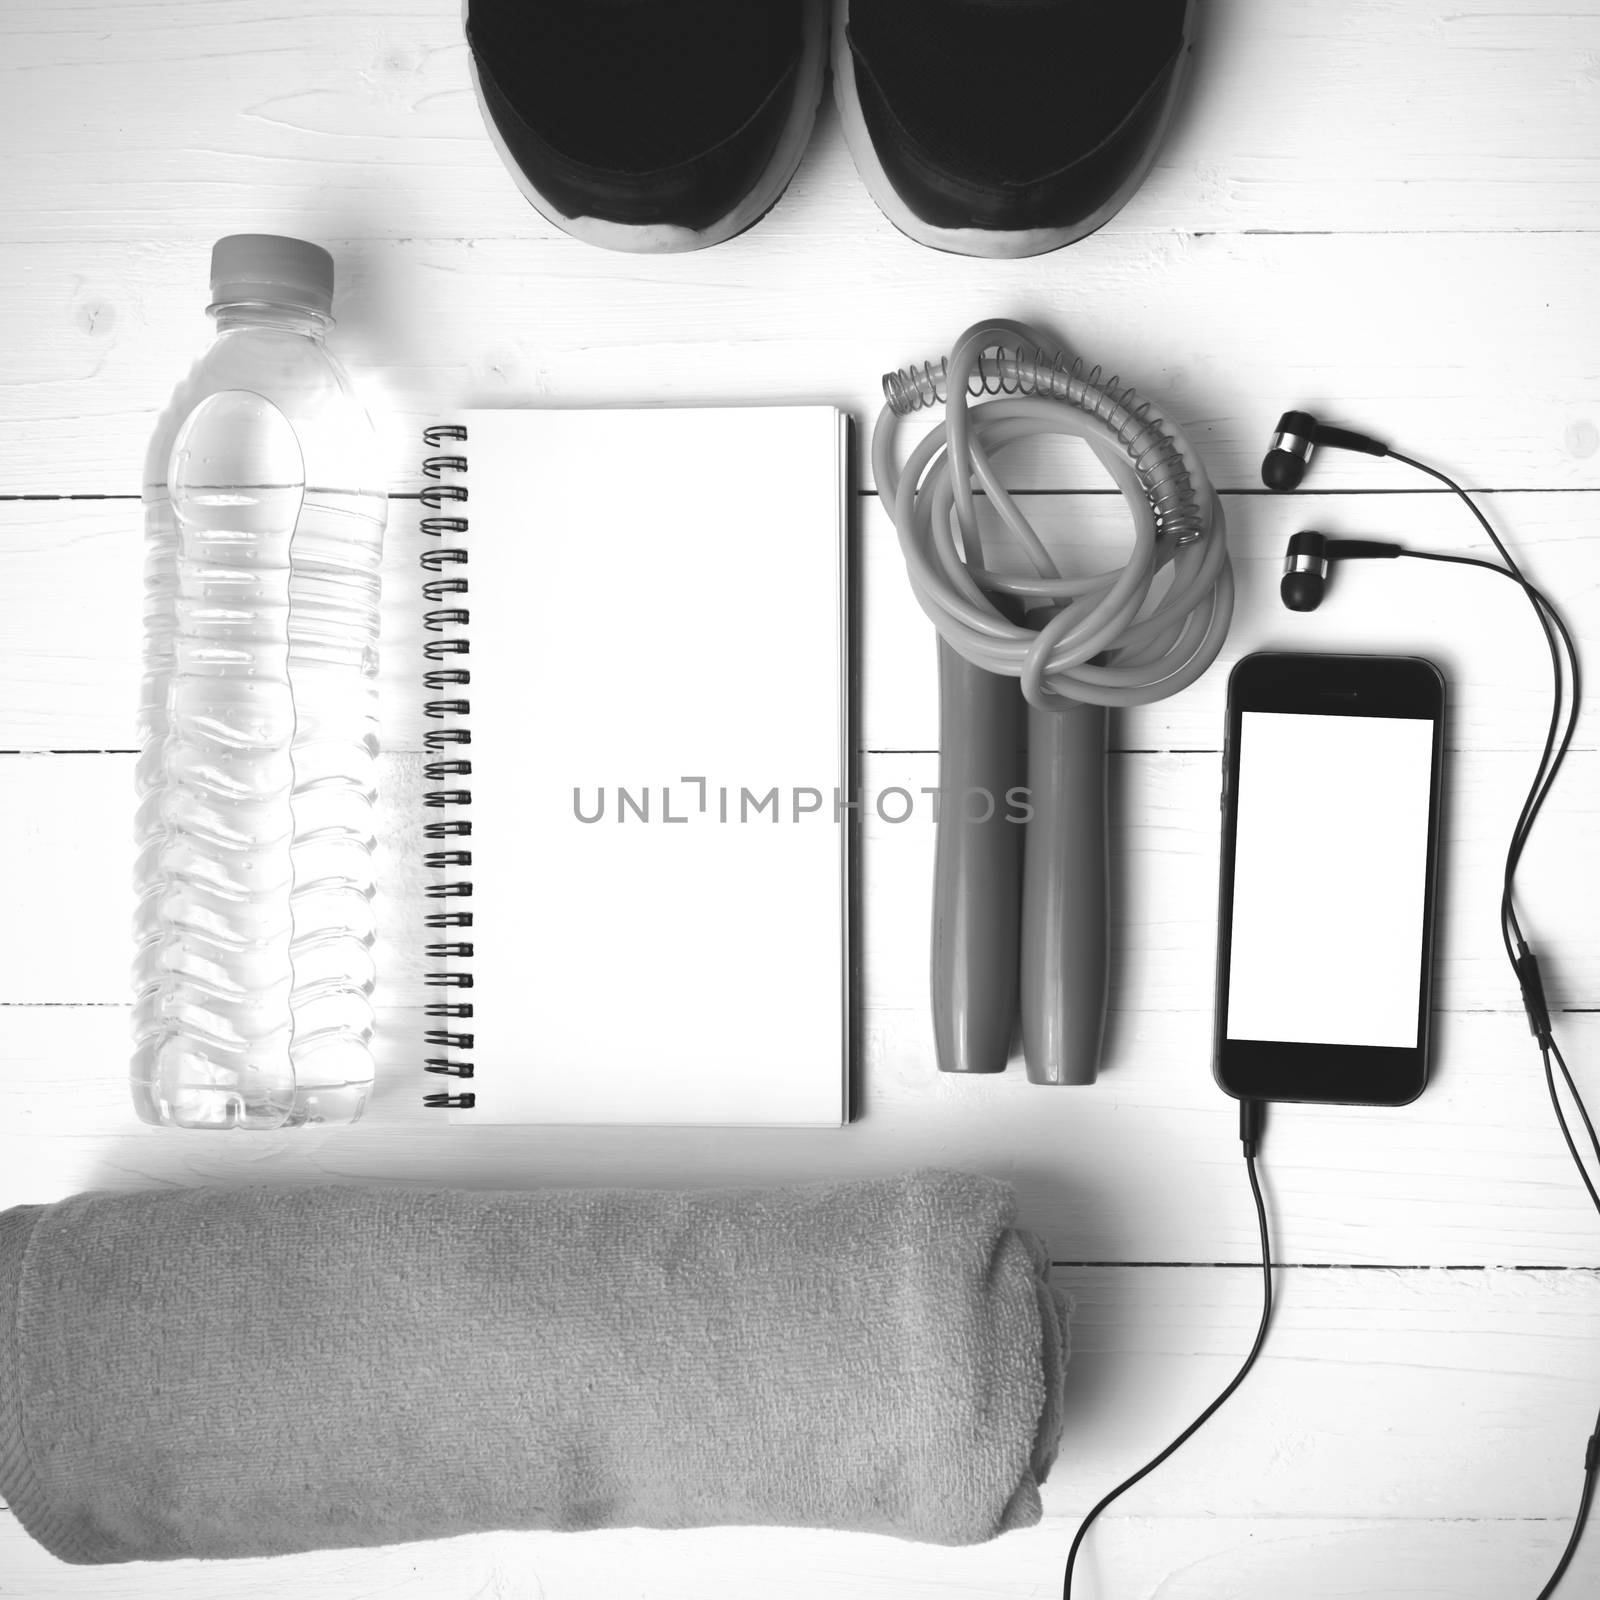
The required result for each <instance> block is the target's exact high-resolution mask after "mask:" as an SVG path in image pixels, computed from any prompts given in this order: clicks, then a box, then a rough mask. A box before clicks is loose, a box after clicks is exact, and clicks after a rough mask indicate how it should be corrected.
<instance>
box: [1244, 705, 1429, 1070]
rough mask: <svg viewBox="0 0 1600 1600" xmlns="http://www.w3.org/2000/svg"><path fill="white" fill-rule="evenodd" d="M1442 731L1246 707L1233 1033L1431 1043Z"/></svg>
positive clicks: (1415, 721)
mask: <svg viewBox="0 0 1600 1600" xmlns="http://www.w3.org/2000/svg"><path fill="white" fill-rule="evenodd" d="M1433 729H1434V725H1433V723H1432V722H1431V721H1429V720H1428V719H1426V718H1417V717H1340V716H1319V715H1307V714H1304V713H1299V712H1277V711H1246V712H1244V713H1243V714H1242V716H1241V719H1240V729H1239V735H1238V737H1239V771H1238V779H1237V784H1238V789H1237V805H1236V813H1237V819H1238V820H1237V828H1236V835H1235V848H1234V869H1233V927H1232V941H1231V954H1230V959H1229V964H1228V1016H1227V1027H1226V1032H1227V1037H1228V1038H1230V1039H1259V1040H1283V1041H1286V1042H1293V1043H1300V1044H1345V1045H1378V1046H1387V1047H1392V1048H1402V1049H1413V1048H1415V1047H1416V1046H1417V1044H1418V1042H1419V1028H1420V1022H1421V1004H1420V998H1421V985H1422V950H1423V932H1424V927H1423V921H1424V916H1425V912H1426V905H1427V887H1428V884H1427V879H1428V868H1427V857H1428V814H1429V807H1430V800H1431V797H1432V792H1433Z"/></svg>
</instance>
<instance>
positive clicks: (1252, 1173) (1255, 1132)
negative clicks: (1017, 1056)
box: [1061, 1100, 1543, 1600]
mask: <svg viewBox="0 0 1600 1600" xmlns="http://www.w3.org/2000/svg"><path fill="white" fill-rule="evenodd" d="M1265 1116H1266V1102H1265V1101H1262V1100H1241V1101H1240V1102H1239V1141H1240V1144H1241V1145H1242V1147H1243V1149H1244V1165H1245V1174H1246V1176H1247V1177H1248V1178H1249V1180H1250V1197H1251V1199H1252V1200H1254V1201H1255V1206H1256V1225H1257V1228H1258V1229H1259V1231H1260V1234H1261V1320H1260V1322H1259V1323H1258V1324H1257V1325H1256V1336H1255V1341H1254V1342H1253V1343H1252V1344H1251V1346H1250V1353H1249V1354H1248V1355H1247V1356H1246V1357H1245V1358H1244V1362H1243V1364H1242V1365H1241V1366H1240V1368H1239V1370H1238V1371H1237V1372H1236V1373H1234V1375H1233V1378H1232V1379H1231V1381H1230V1382H1229V1383H1228V1386H1227V1387H1226V1388H1225V1389H1224V1390H1223V1391H1222V1392H1221V1393H1220V1394H1219V1395H1218V1396H1217V1397H1216V1399H1215V1400H1213V1401H1212V1402H1211V1404H1210V1405H1208V1406H1207V1407H1206V1408H1205V1410H1204V1411H1202V1412H1201V1413H1200V1415H1199V1416H1198V1417H1196V1418H1195V1419H1194V1421H1193V1422H1191V1423H1190V1424H1189V1426H1188V1427H1187V1428H1185V1429H1184V1430H1183V1432H1182V1433H1180V1434H1179V1435H1178V1436H1177V1438H1176V1439H1174V1440H1173V1441H1172V1442H1171V1443H1170V1444H1169V1445H1167V1446H1166V1448H1165V1449H1163V1450H1162V1451H1161V1452H1160V1453H1159V1454H1157V1455H1154V1456H1152V1457H1151V1458H1150V1460H1148V1461H1147V1462H1145V1464H1144V1465H1143V1466H1142V1467H1140V1468H1139V1470H1138V1471H1137V1472H1135V1473H1133V1474H1131V1475H1130V1476H1129V1477H1126V1478H1124V1479H1123V1480H1122V1482H1121V1483H1119V1484H1118V1485H1117V1486H1116V1488H1115V1489H1112V1490H1111V1491H1109V1493H1107V1494H1105V1495H1103V1496H1102V1497H1101V1498H1100V1500H1099V1501H1098V1502H1096V1504H1095V1505H1094V1506H1093V1507H1091V1509H1090V1510H1089V1511H1088V1513H1087V1514H1086V1515H1085V1516H1084V1519H1083V1521H1082V1522H1080V1523H1079V1524H1078V1531H1077V1533H1076V1534H1075V1535H1074V1536H1073V1540H1072V1547H1071V1549H1069V1550H1068V1551H1067V1567H1066V1572H1065V1573H1064V1574H1063V1576H1062V1579H1061V1600H1072V1573H1073V1569H1074V1567H1076V1565H1077V1562H1078V1551H1079V1550H1080V1549H1081V1548H1082V1546H1083V1541H1084V1539H1085V1538H1086V1537H1087V1536H1088V1533H1089V1529H1090V1528H1091V1527H1093V1525H1094V1523H1095V1521H1096V1519H1097V1518H1098V1517H1099V1515H1100V1513H1101V1512H1102V1511H1104V1510H1105V1509H1106V1507H1107V1506H1109V1505H1110V1504H1111V1503H1112V1502H1113V1501H1115V1500H1117V1499H1119V1498H1120V1497H1121V1496H1122V1495H1124V1494H1126V1493H1127V1491H1128V1490H1129V1489H1131V1488H1133V1486H1134V1485H1135V1484H1136V1483H1138V1482H1140V1481H1141V1480H1142V1479H1144V1478H1147V1477H1149V1475H1150V1474H1151V1473H1152V1472H1154V1471H1155V1470H1156V1468H1157V1467H1159V1466H1160V1465H1161V1463H1162V1462H1163V1461H1165V1460H1167V1458H1168V1457H1169V1456H1172V1455H1173V1454H1175V1453H1176V1452H1177V1451H1178V1450H1179V1449H1181V1448H1182V1447H1183V1446H1184V1445H1185V1444H1187V1443H1188V1442H1189V1440H1190V1439H1192V1438H1193V1437H1194V1436H1195V1434H1197V1433H1198V1432H1199V1431H1200V1430H1201V1428H1203V1427H1204V1426H1205V1425H1206V1423H1208V1422H1209V1421H1210V1420H1211V1419H1212V1417H1214V1416H1215V1415H1216V1414H1217V1412H1218V1411H1220V1410H1221V1409H1222V1407H1223V1405H1224V1404H1225V1403H1226V1402H1227V1401H1228V1400H1229V1398H1231V1396H1232V1395H1233V1392H1234V1390H1235V1389H1237V1388H1238V1387H1239V1385H1240V1384H1241V1383H1243V1382H1244V1380H1245V1379H1246V1378H1247V1377H1248V1376H1249V1375H1250V1369H1251V1368H1252V1367H1254V1366H1255V1364H1256V1357H1257V1356H1259V1355H1260V1354H1261V1347H1262V1346H1263V1345H1264V1344H1265V1343H1266V1342H1267V1329H1268V1327H1269V1326H1270V1324H1271V1322H1272V1241H1271V1238H1270V1236H1269V1234H1268V1231H1267V1205H1266V1201H1265V1200H1263V1199H1262V1197H1261V1181H1260V1179H1259V1178H1258V1176H1257V1175H1256V1152H1257V1150H1258V1149H1259V1148H1260V1144H1261V1133H1262V1127H1263V1124H1264V1121H1265ZM1540 1600H1543V1597H1542V1596H1541V1597H1540Z"/></svg>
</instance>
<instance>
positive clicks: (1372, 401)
mask: <svg viewBox="0 0 1600 1600" xmlns="http://www.w3.org/2000/svg"><path fill="white" fill-rule="evenodd" d="M224 219H225V220H224ZM264 225H265V220H264V219H263V218H261V217H258V216H255V215H252V214H250V213H249V212H247V211H241V210H237V209H235V210H231V211H226V212H219V213H207V214H206V215H205V217H204V218H203V219H197V221H196V223H195V224H194V226H193V227H192V229H191V230H190V231H189V232H188V233H187V235H186V236H185V237H183V238H179V239H175V238H154V239H147V238H136V239H133V240H130V241H129V242H127V243H124V244H112V243H103V242H89V243H74V242H59V243H58V242H37V243H34V242H27V243H19V244H14V245H11V246H9V247H8V248H7V251H6V256H7V260H8V263H9V269H8V270H9V279H10V281H9V282H8V284H7V293H6V294H5V295H4V296H3V297H0V348H4V349H5V350H6V351H7V352H8V357H9V359H8V362H7V365H6V370H5V371H4V372H3V373H0V428H4V429H5V431H6V435H7V437H8V440H9V441H10V444H11V451H10V453H9V454H8V456H7V458H6V460H5V461H4V463H3V464H0V493H21V492H31V491H45V492H51V493H65V492H70V491H78V492H90V491H99V492H105V493H128V492H132V491H134V490H136V488H137V481H138V477H139V472H140V466H139V463H140V461H141V459H142V455H143V450H144V446H145V442H146V439H147V437H148V435H149V433H150V430H151V428H152V426H153V424H154V421H155V417H156V414H157V412H158V411H159V409H160V407H161V406H162V405H164V404H165V403H166V399H167V396H168V395H169V394H170V393H171V391H172V389H173V387H174V385H175V384H176V383H177V381H178V380H179V378H180V377H181V376H182V375H183V371H184V369H185V367H186V366H187V364H188V362H189V361H190V360H192V359H193V358H194V357H196V356H198V355H199V354H200V352H201V350H202V349H203V348H204V345H205V343H206V336H207V331H208V325H207V323H206V321H205V319H204V317H203V316H202V314H201V313H202V308H203V306H204V305H205V303H206V298H207V278H206V274H207V261H208V257H209V250H210V245H211V241H212V239H213V238H214V237H215V236H216V234H217V233H218V232H220V231H222V230H223V229H224V228H246V227H256V226H264ZM301 231H304V232H308V233H315V232H316V230H314V229H310V228H303V229H302V230H301ZM320 238H321V242H323V243H325V244H326V245H327V246H328V247H329V248H330V249H331V250H332V251H333V253H334V256H335V259H336V261H337V266H338V274H339V282H340V285H341V287H340V289H339V292H338V294H337V296H336V299H335V310H336V312H337V313H338V316H339V319H340V326H339V328H338V330H337V332H336V334H335V335H334V338H335V340H336V341H337V346H336V347H337V349H338V351H339V352H340V354H341V356H342V357H343V359H344V360H346V361H347V363H348V364H349V365H350V366H351V368H352V371H353V372H354V373H355V375H356V377H357V379H358V380H359V382H360V384H361V387H362V389H363V392H364V393H365V395H366V396H367V399H368V403H369V405H370V406H371V407H372V408H373V410H374V412H375V414H376V415H378V416H379V417H380V418H381V419H383V421H384V428H385V437H386V440H387V442H388V446H389V454H390V464H391V465H390V481H391V483H394V484H397V485H398V484H400V483H402V482H404V481H406V480H408V479H411V478H413V477H414V476H415V473H416V470H417V452H416V440H417V437H418V431H419V429H420V428H421V427H422V426H423V424H424V422H425V421H431V420H435V419H436V418H437V417H438V416H439V415H440V414H441V413H443V414H445V415H448V414H449V413H450V412H451V411H453V410H455V409H456V408H458V407H461V406H463V405H519V404H524V405H525V404H539V403H543V404H558V403H559V404H567V405H589V404H607V403H609V404H613V405H616V404H627V403H638V402H639V401H640V400H641V399H648V400H650V401H652V402H656V401H659V402H663V403H677V404H694V403H711V402H722V403H727V404H740V403H749V402H753V401H755V402H758V401H763V400H765V401H775V400H790V401H808V400H809V401H831V402H834V403H837V404H840V405H844V406H848V407H849V408H850V409H851V410H852V411H853V412H854V414H855V415H856V417H857V419H858V421H859V422H861V423H862V425H863V427H862V430H861V433H860V435H859V438H860V440H861V441H862V443H861V454H862V459H863V461H864V460H865V440H866V430H867V429H868V428H870V425H871V422H872V419H873V418H874V416H875V415H876V413H877V411H878V408H879V407H880V405H881V403H882V394H881V390H880V387H879V385H880V380H881V377H882V374H883V373H884V372H885V371H886V370H887V369H889V368H891V367H900V366H903V365H905V364H907V363H909V362H911V361H921V360H927V359H936V358H937V357H938V356H939V355H940V354H941V353H942V352H944V351H946V350H948V349H949V348H950V346H951V344H952V343H953V342H954V341H955V339H956V338H957V337H958V336H959V334H960V333H961V332H962V331H963V330H964V329H965V328H966V327H968V326H969V325H970V324H971V323H973V322H975V321H977V320H978V319H980V318H983V317H991V316H1009V317H1018V316H1020V317H1022V318H1024V319H1028V320H1032V321H1035V322H1038V323H1040V324H1042V325H1044V326H1045V327H1046V328H1053V329H1055V330H1056V335H1057V336H1058V337H1061V338H1064V339H1065V340H1067V341H1068V342H1069V344H1070V346H1071V348H1072V349H1074V350H1075V351H1077V352H1079V353H1081V354H1082V355H1083V356H1084V357H1085V358H1086V359H1087V360H1088V361H1089V362H1090V363H1091V364H1101V365H1103V366H1104V368H1105V370H1106V372H1107V373H1108V374H1111V373H1117V374H1120V375H1121V376H1122V377H1123V378H1124V379H1125V380H1126V381H1129V382H1132V383H1135V384H1137V385H1138V386H1139V387H1140V388H1141V389H1143V390H1144V391H1145V392H1146V393H1148V394H1150V395H1152V396H1154V397H1155V398H1156V399H1157V400H1158V401H1160V403H1161V404H1162V405H1163V406H1164V407H1165V408H1166V409H1167V410H1168V411H1170V412H1171V413H1172V415H1173V416H1174V417H1176V418H1177V419H1178V420H1179V421H1180V422H1182V423H1183V424H1184V426H1185V427H1186V429H1187V430H1188V431H1189V432H1190V434H1191V437H1192V438H1193V440H1194V443H1195V446H1196V448H1197V449H1198V450H1199V451H1200V453H1201V455H1202V457H1203V458H1204V460H1205V462H1206V464H1207V467H1208V470H1209V471H1210V473H1211V476H1212V478H1213V479H1214V480H1215V482H1216V483H1217V484H1218V485H1219V486H1220V487H1223V488H1243V487H1251V486H1255V485H1258V484H1259V482H1260V479H1259V472H1260V465H1261V456H1262V453H1263V451H1264V450H1265V449H1266V446H1267V442H1268V440H1269V437H1270V435H1271V431H1272V426H1273V424H1274V423H1275V422H1276V420H1277V418H1278V416H1279V414H1280V413H1281V412H1282V411H1284V410H1285V409H1286V408H1288V407H1290V406H1295V405H1299V406H1304V407H1307V408H1309V409H1311V410H1313V411H1319V410H1320V411H1322V412H1323V413H1325V414H1326V415H1328V416H1329V417H1330V419H1332V418H1333V417H1335V416H1337V417H1338V418H1339V419H1341V420H1343V421H1346V422H1347V423H1349V424H1351V425H1358V426H1360V427H1362V428H1364V429H1366V430H1367V431H1368V432H1371V433H1374V434H1377V435H1379V436H1380V437H1388V438H1392V439H1394V440H1396V441H1403V443H1404V447H1405V448H1406V449H1407V451H1408V453H1411V454H1416V455H1420V456H1422V457H1423V458H1425V459H1428V460H1432V461H1435V462H1437V463H1438V464H1439V465H1441V466H1443V467H1444V468H1445V469H1446V470H1450V469H1451V468H1452V467H1453V468H1455V469H1456V470H1457V472H1459V473H1460V474H1462V475H1463V476H1464V477H1465V478H1466V479H1467V480H1468V481H1470V482H1471V483H1473V484H1474V485H1479V486H1483V487H1489V488H1503V489H1518V488H1528V489H1533V488H1538V489H1548V488H1584V487H1586V488H1594V487H1596V486H1597V485H1600V413H1597V411H1596V396H1595V382H1594V362H1593V355H1592V349H1591V347H1590V345H1589V344H1588V343H1587V342H1586V341H1585V340H1584V339H1583V338H1582V337H1581V336H1579V334H1578V330H1581V329H1583V328H1584V327H1585V326H1587V324H1588V320H1589V318H1590V316H1591V309H1592V307H1591V283H1592V279H1593V276H1594V272H1595V269H1596V266H1597V265H1600V234H1596V233H1521V234H1495V233H1470V234H1356V235H1344V234H1333V235H1278V234H1209V235H1205V236H1195V235H1189V234H1171V233H1159V234H1126V233H1101V234H1097V235H1095V236H1094V237H1092V238H1090V239H1086V240H1084V241H1083V242H1082V243H1080V244H1078V245H1075V246H1073V249H1072V259H1071V267H1070V271H1069V270H1065V266H1064V263H1063V261H1062V259H1061V258H1059V257H1057V256H1040V257H1037V258H1035V259H1033V260H1031V261H1002V262H992V261H975V260H970V259H967V258H964V257H950V256H942V255H940V254H939V253H937V252H935V251H929V250H925V249H922V248H920V247H919V246H917V245H914V244H912V243H911V242H910V241H909V240H907V239H904V238H902V237H900V236H899V235H894V236H892V237H890V238H879V237H875V236H874V235H873V234H872V233H871V232H870V231H866V230H863V231H852V232H847V233H845V234H843V235H841V236H839V237H837V238H833V239H828V240H819V239H817V238H816V236H815V234H814V233H813V232H811V231H809V230H808V231H806V232H805V233H803V235H802V236H801V237H799V238H789V239H785V238H783V237H777V236H773V235H770V234H768V233H766V232H765V231H764V229H763V228H753V229H751V230H750V232H748V233H746V234H743V235H741V236H740V237H739V238H737V239H733V240H730V241H729V242H728V243H727V244H725V245H720V246H718V247H717V248H716V249H715V250H708V251H701V252H697V253H694V254H691V255H685V256H629V255H618V254H614V253H610V252H606V251H601V250H594V249H592V248H590V247H589V246H586V245H582V244H580V243H578V242H577V241H576V240H573V239H569V238H567V237H566V236H565V235H538V236H530V237H528V238H525V239H483V240H477V239H471V238H467V239H461V238H447V239H427V238H415V239H384V238H377V239H374V238H371V237H369V236H367V235H365V234H363V233H360V232H357V231H353V230H352V229H351V228H350V226H349V225H348V224H346V226H345V227H344V228H343V229H341V230H340V231H338V232H335V233H325V234H322V235H320ZM1241 308H1242V313H1241ZM1317 467H1318V474H1317V478H1316V483H1317V485H1318V486H1319V487H1324V488H1339V487H1349V486H1358V487H1363V488H1382V489H1387V488H1394V487H1396V486H1397V479H1396V477H1395V474H1396V472H1398V471H1399V470H1400V469H1398V468H1397V467H1396V466H1395V465H1394V464H1393V463H1387V462H1383V461H1376V460H1372V459H1370V458H1366V457H1359V456H1345V457H1343V458H1342V459H1341V458H1340V457H1339V456H1338V455H1336V454H1331V453H1330V454H1329V455H1328V456H1327V457H1326V458H1325V459H1324V460H1322V461H1319V462H1318V463H1317ZM707 470H708V471H710V472H712V473H713V474H714V463H707ZM1063 478H1064V480H1065V481H1058V482H1056V483H1055V484H1053V485H1052V486H1053V487H1065V488H1071V487H1077V486H1080V485H1087V486H1090V487H1094V488H1099V487H1100V486H1101V483H1102V482H1103V479H1102V477H1101V474H1100V470H1099V468H1098V466H1085V467H1083V468H1081V469H1079V470H1078V471H1076V472H1068V473H1065V474H1063ZM862 481H863V482H868V481H869V479H868V478H867V477H866V475H865V474H863V478H862ZM1398 482H1400V483H1401V484H1402V485H1403V479H1401V480H1398ZM1404 486H1407V487H1409V485H1404Z"/></svg>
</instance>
